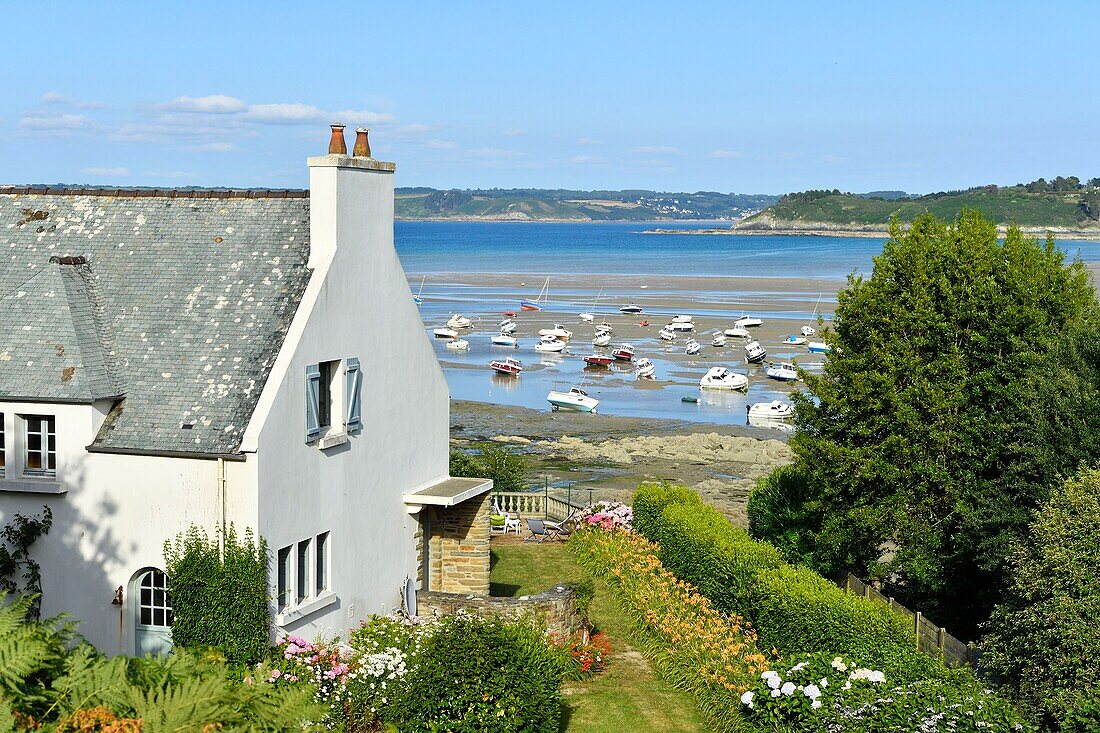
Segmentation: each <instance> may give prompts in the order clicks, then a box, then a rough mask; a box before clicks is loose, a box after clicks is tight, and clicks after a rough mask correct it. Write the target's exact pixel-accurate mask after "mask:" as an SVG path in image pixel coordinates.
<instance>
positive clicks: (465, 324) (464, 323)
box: [447, 313, 474, 328]
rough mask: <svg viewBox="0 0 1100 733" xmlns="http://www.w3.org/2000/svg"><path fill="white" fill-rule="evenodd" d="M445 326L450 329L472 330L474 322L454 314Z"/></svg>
mask: <svg viewBox="0 0 1100 733" xmlns="http://www.w3.org/2000/svg"><path fill="white" fill-rule="evenodd" d="M447 325H448V326H450V327H451V328H473V327H474V322H473V321H471V320H470V319H469V318H467V317H466V316H464V315H462V314H461V313H455V314H454V315H453V316H451V318H450V320H449V321H447Z"/></svg>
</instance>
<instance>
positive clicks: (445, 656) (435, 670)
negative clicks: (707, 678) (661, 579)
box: [266, 614, 606, 733]
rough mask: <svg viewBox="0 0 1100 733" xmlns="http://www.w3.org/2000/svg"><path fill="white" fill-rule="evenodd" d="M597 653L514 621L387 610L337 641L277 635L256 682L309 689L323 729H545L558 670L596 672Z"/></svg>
mask: <svg viewBox="0 0 1100 733" xmlns="http://www.w3.org/2000/svg"><path fill="white" fill-rule="evenodd" d="M605 653H606V649H605V644H604V642H602V641H597V640H596V639H593V640H590V641H589V642H588V643H582V642H581V640H579V639H578V640H572V639H569V640H566V641H565V642H562V643H555V642H554V640H553V639H551V638H549V637H548V636H547V635H546V633H545V632H544V631H543V630H542V629H538V628H536V627H534V626H533V625H531V624H529V623H527V622H524V621H520V622H511V623H508V622H503V621H498V620H490V619H482V618H477V617H473V616H469V615H466V614H459V615H457V616H451V617H445V618H442V619H405V618H402V617H398V616H387V617H375V618H373V619H371V620H370V621H368V622H365V623H364V624H363V625H362V626H361V627H360V628H359V629H357V630H355V631H354V632H352V634H351V637H350V639H349V640H348V644H347V645H346V646H340V645H338V644H337V643H336V641H332V642H328V643H325V642H307V641H306V640H304V639H301V638H299V637H295V636H290V637H287V638H285V639H284V640H283V641H282V642H281V643H280V645H279V646H278V648H277V650H276V655H275V660H274V667H273V668H272V669H271V671H270V672H269V673H268V674H267V676H266V680H267V682H269V683H271V684H273V685H277V686H286V687H292V688H301V687H305V688H307V689H309V690H311V691H312V692H313V696H314V698H315V700H316V701H317V702H319V703H321V704H322V705H323V706H324V707H325V709H326V710H327V714H326V715H325V718H324V721H323V722H324V723H325V724H326V725H327V726H328V727H330V728H337V729H343V730H355V731H372V730H381V729H382V728H383V726H385V725H392V726H396V728H397V729H398V730H401V731H402V733H417V732H418V731H425V732H427V731H437V730H448V731H500V732H501V733H505V732H507V731H519V730H522V731H532V732H533V733H541V732H543V731H545V732H546V733H551V732H552V731H557V729H558V722H559V719H560V716H561V700H560V687H561V682H562V678H563V676H570V677H573V678H577V679H580V678H582V677H584V676H590V675H592V674H596V673H597V672H598V671H599V670H600V669H602V664H603V659H604V654H605Z"/></svg>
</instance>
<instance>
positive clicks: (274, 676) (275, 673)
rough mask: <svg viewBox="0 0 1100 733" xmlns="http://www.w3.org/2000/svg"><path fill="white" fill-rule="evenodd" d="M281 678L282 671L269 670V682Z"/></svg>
mask: <svg viewBox="0 0 1100 733" xmlns="http://www.w3.org/2000/svg"><path fill="white" fill-rule="evenodd" d="M282 676H283V672H282V670H280V669H273V670H271V679H270V680H269V682H274V681H275V680H277V679H279V678H280V677H282Z"/></svg>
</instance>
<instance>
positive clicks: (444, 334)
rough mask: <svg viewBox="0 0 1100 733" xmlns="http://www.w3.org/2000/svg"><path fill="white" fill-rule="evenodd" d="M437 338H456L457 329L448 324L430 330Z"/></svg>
mask: <svg viewBox="0 0 1100 733" xmlns="http://www.w3.org/2000/svg"><path fill="white" fill-rule="evenodd" d="M432 333H433V334H435V337H436V338H437V339H456V338H458V331H456V330H454V329H453V328H451V327H450V326H440V327H439V328H437V329H435V330H434V331H432Z"/></svg>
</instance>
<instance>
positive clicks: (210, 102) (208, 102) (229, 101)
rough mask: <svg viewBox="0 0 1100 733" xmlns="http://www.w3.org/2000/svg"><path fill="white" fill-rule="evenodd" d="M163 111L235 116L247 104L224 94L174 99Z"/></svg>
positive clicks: (242, 110) (243, 109)
mask: <svg viewBox="0 0 1100 733" xmlns="http://www.w3.org/2000/svg"><path fill="white" fill-rule="evenodd" d="M163 106H164V109H170V110H175V111H177V112H197V113H201V114H216V115H225V114H236V113H238V112H244V111H246V110H247V109H248V103H247V102H245V101H244V100H243V99H237V98H236V97H230V96H228V95H225V94H210V95H208V96H205V97H176V98H175V99H173V100H172V101H171V102H168V103H167V104H165V105H163Z"/></svg>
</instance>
